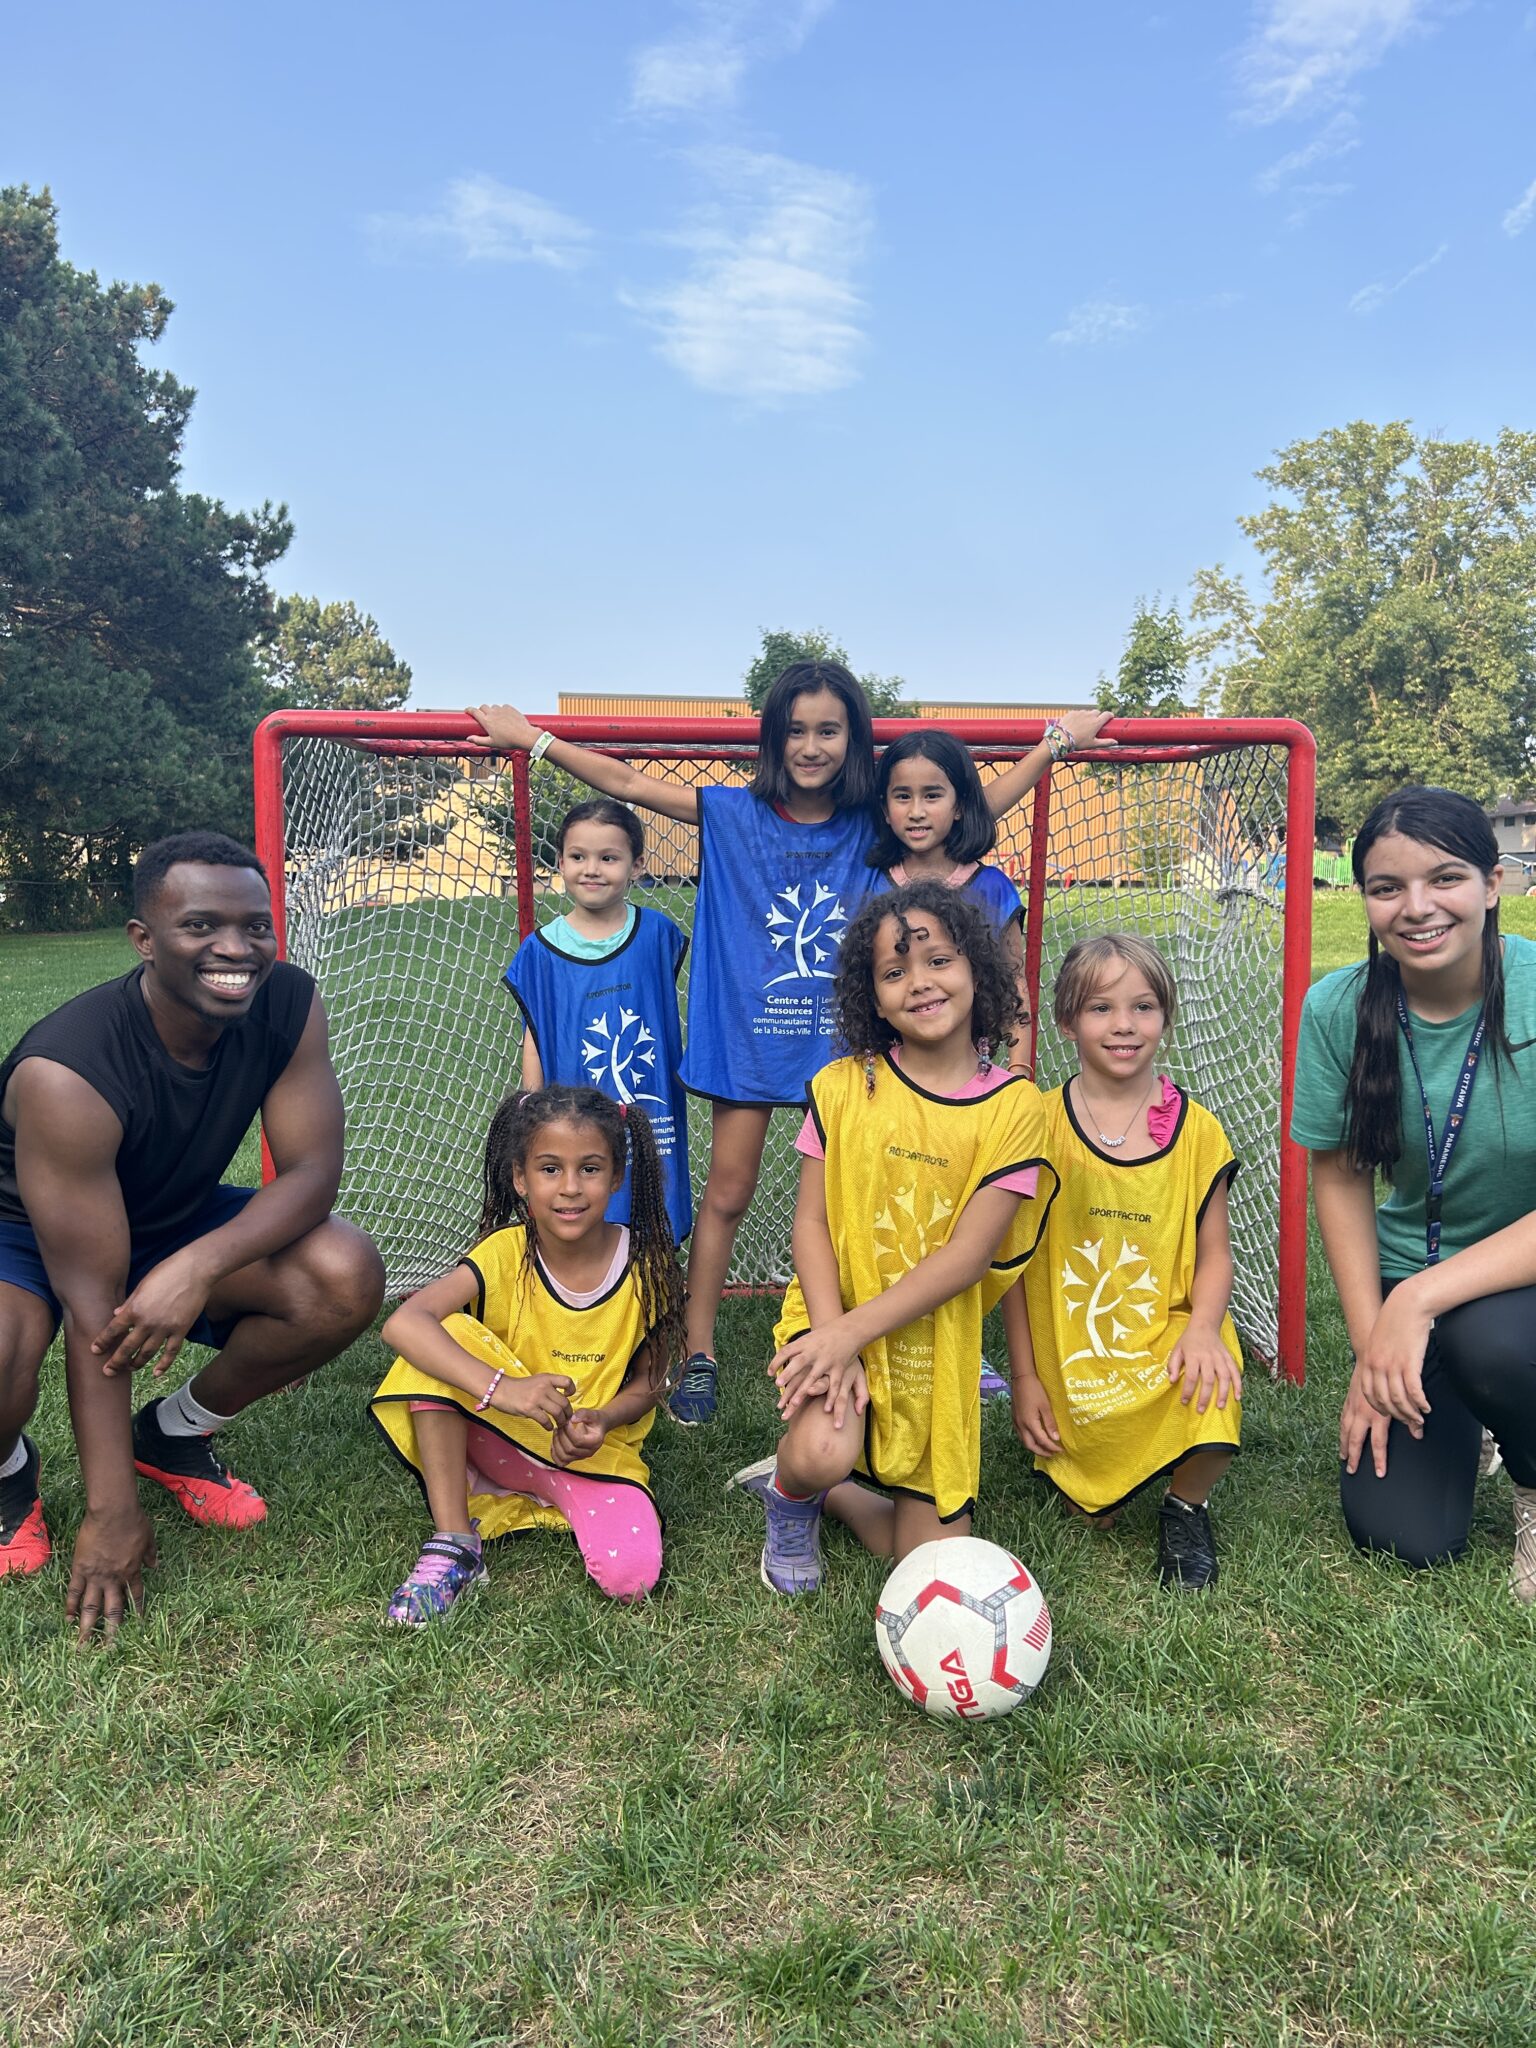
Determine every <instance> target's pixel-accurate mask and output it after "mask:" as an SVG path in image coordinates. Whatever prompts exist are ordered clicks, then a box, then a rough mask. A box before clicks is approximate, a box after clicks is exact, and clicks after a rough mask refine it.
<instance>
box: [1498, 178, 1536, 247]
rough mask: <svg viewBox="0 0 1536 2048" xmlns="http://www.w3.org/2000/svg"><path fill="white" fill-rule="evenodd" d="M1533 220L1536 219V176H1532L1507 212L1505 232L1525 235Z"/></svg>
mask: <svg viewBox="0 0 1536 2048" xmlns="http://www.w3.org/2000/svg"><path fill="white" fill-rule="evenodd" d="M1533 220H1536V178H1532V180H1531V182H1530V184H1529V185H1527V186H1526V188H1525V190H1524V191H1523V192H1522V193H1521V194H1520V197H1519V198H1518V199H1517V200H1516V201H1515V203H1514V205H1513V206H1512V207H1511V208H1510V209H1509V211H1508V213H1506V214H1505V216H1504V232H1505V234H1506V235H1523V234H1524V233H1525V231H1526V229H1527V228H1528V227H1529V226H1530V224H1531V222H1532V221H1533Z"/></svg>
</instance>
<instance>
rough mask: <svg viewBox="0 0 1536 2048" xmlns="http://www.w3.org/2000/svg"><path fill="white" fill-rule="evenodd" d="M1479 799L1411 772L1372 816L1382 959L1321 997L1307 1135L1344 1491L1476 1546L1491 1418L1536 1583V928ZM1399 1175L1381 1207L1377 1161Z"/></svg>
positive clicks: (1371, 1542)
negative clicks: (1506, 909)
mask: <svg viewBox="0 0 1536 2048" xmlns="http://www.w3.org/2000/svg"><path fill="white" fill-rule="evenodd" d="M1501 872H1502V871H1501V869H1500V866H1499V854H1498V846H1497V842H1496V841H1495V839H1494V836H1493V831H1492V828H1491V827H1490V825H1489V823H1488V820H1487V818H1486V817H1485V816H1484V815H1483V813H1482V811H1481V810H1480V809H1479V807H1478V806H1477V805H1476V804H1475V803H1473V802H1472V801H1471V799H1470V798H1468V797H1464V796H1458V795H1456V794H1455V793H1454V792H1453V791H1451V790H1447V789H1428V788H1411V789H1402V790H1398V791H1397V792H1396V793H1395V794H1394V795H1392V796H1389V797H1386V798H1384V799H1383V800H1382V802H1381V803H1379V804H1378V805H1377V806H1376V808H1375V809H1374V810H1373V811H1372V812H1371V814H1370V816H1369V817H1368V818H1367V819H1366V821H1365V823H1364V824H1363V825H1362V826H1361V828H1360V832H1359V834H1358V836H1357V837H1356V840H1355V847H1354V875H1355V881H1356V883H1357V885H1358V886H1359V889H1360V891H1361V894H1362V896H1363V897H1364V900H1365V913H1366V920H1367V923H1368V925H1369V928H1370V937H1369V946H1368V955H1367V958H1366V959H1365V961H1364V962H1362V963H1361V964H1359V965H1358V966H1354V967H1343V968H1340V969H1339V970H1338V971H1337V972H1336V973H1334V974H1329V975H1326V976H1325V977H1324V978H1323V980H1322V981H1320V982H1319V983H1318V984H1317V986H1316V987H1315V988H1314V989H1313V990H1312V991H1311V993H1310V994H1309V995H1308V997H1307V1002H1306V1007H1305V1009H1304V1011H1303V1013H1302V1025H1301V1041H1300V1045H1299V1047H1298V1051H1297V1061H1296V1100H1295V1107H1294V1110H1293V1113H1292V1118H1291V1136H1292V1138H1293V1139H1295V1141H1296V1142H1297V1143H1298V1144H1300V1145H1305V1146H1306V1147H1307V1149H1308V1150H1309V1151H1310V1153H1311V1154H1312V1191H1313V1200H1314V1202H1315V1205H1316V1209H1317V1221H1318V1228H1319V1230H1320V1231H1321V1233H1322V1238H1323V1248H1324V1250H1325V1251H1326V1252H1327V1255H1328V1263H1329V1266H1330V1268H1331V1269H1332V1272H1333V1279H1334V1285H1335V1287H1336V1288H1337V1289H1338V1294H1339V1301H1340V1304H1341V1306H1342V1308H1343V1311H1344V1320H1345V1323H1346V1325H1347V1327H1348V1331H1349V1341H1350V1346H1351V1348H1352V1350H1353V1352H1354V1357H1355V1368H1354V1373H1353V1375H1352V1377H1351V1380H1350V1384H1349V1393H1348V1396H1347V1398H1346V1400H1345V1403H1344V1412H1343V1416H1342V1418H1341V1421H1340V1425H1339V1453H1340V1457H1341V1459H1342V1461H1343V1470H1342V1473H1341V1480H1340V1484H1341V1491H1342V1501H1343V1508H1344V1517H1345V1520H1346V1522H1347V1523H1348V1526H1349V1532H1350V1535H1351V1536H1352V1537H1353V1538H1354V1540H1355V1542H1356V1544H1358V1545H1359V1547H1360V1548H1361V1549H1363V1550H1383V1551H1391V1552H1394V1553H1395V1554H1396V1555H1397V1556H1398V1557H1400V1558H1402V1559H1403V1560H1404V1561H1405V1562H1407V1563H1409V1564H1412V1565H1431V1564H1439V1563H1443V1562H1445V1561H1446V1560H1448V1559H1450V1558H1453V1557H1456V1556H1459V1555H1460V1553H1461V1551H1462V1550H1463V1549H1464V1548H1465V1546H1466V1541H1467V1532H1468V1528H1469V1525H1470V1522H1471V1516H1472V1494H1473V1487H1474V1484H1475V1482H1476V1479H1477V1473H1478V1465H1479V1453H1480V1449H1481V1446H1482V1442H1483V1434H1484V1431H1485V1430H1486V1431H1488V1432H1490V1433H1491V1435H1492V1437H1493V1438H1494V1440H1495V1441H1496V1442H1497V1444H1498V1446H1499V1448H1500V1450H1501V1451H1502V1453H1503V1457H1504V1462H1505V1464H1506V1466H1507V1467H1508V1469H1509V1475H1510V1478H1511V1479H1512V1480H1513V1481H1514V1498H1515V1558H1514V1567H1513V1572H1512V1585H1513V1588H1514V1592H1515V1594H1516V1597H1517V1598H1519V1599H1520V1600H1522V1601H1531V1600H1536V1213H1533V1212H1536V945H1532V944H1531V943H1530V941H1529V940H1526V939H1520V938H1516V937H1513V936H1509V937H1505V936H1502V935H1501V934H1500V931H1499V878H1500V874H1501ZM1378 1174H1379V1175H1380V1176H1381V1177H1382V1179H1384V1180H1385V1181H1387V1182H1388V1184H1389V1187H1388V1193H1387V1197H1386V1200H1385V1201H1384V1202H1383V1203H1382V1204H1381V1206H1380V1208H1378V1207H1377V1206H1376V1177H1377V1175H1378Z"/></svg>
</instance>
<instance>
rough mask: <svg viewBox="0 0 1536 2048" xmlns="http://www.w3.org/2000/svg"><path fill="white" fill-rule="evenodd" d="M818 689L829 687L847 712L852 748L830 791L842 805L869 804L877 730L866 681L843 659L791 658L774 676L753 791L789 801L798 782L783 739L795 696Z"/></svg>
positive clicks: (765, 701) (839, 806)
mask: <svg viewBox="0 0 1536 2048" xmlns="http://www.w3.org/2000/svg"><path fill="white" fill-rule="evenodd" d="M817 690H830V691H831V692H832V694H833V696H834V697H836V698H837V699H838V701H839V702H840V703H841V705H842V707H843V710H844V711H845V712H846V713H847V715H848V751H847V753H846V754H844V756H843V765H842V767H841V768H839V770H838V771H837V774H836V776H835V777H834V778H833V780H832V781H831V782H829V783H828V785H827V795H828V796H829V797H830V798H831V799H832V803H833V805H834V807H835V808H836V809H837V810H840V811H852V810H860V809H863V808H866V807H867V806H868V805H869V804H870V803H871V802H872V801H873V799H874V794H875V732H874V727H873V725H871V723H870V717H869V699H868V698H867V697H866V696H865V694H864V685H863V684H862V683H861V682H860V681H859V679H858V677H857V676H855V675H852V674H850V672H849V671H848V670H847V669H845V668H844V667H843V664H842V663H841V662H840V661H792V662H791V663H790V664H789V667H788V668H787V669H785V670H783V671H782V673H781V674H779V675H778V676H776V677H775V678H774V681H773V683H772V685H771V686H770V688H769V691H768V695H767V696H766V697H765V698H764V699H763V708H762V711H761V712H760V713H759V718H760V721H761V723H760V725H759V727H758V741H757V773H756V774H755V775H754V776H753V777H752V794H753V795H754V796H756V797H761V798H762V800H763V802H764V803H765V804H787V803H788V802H789V800H790V798H791V797H792V796H793V794H794V790H795V785H794V784H793V782H791V781H790V778H789V770H788V768H786V767H785V765H784V743H785V741H786V740H787V739H788V737H789V724H790V719H791V718H792V717H793V715H794V709H795V699H796V698H797V697H807V696H813V695H814V694H815V692H816V691H817Z"/></svg>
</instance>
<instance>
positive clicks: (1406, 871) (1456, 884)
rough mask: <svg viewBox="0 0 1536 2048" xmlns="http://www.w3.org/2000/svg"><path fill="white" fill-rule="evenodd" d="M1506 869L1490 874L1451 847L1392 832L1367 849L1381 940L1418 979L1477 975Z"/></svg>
mask: <svg viewBox="0 0 1536 2048" xmlns="http://www.w3.org/2000/svg"><path fill="white" fill-rule="evenodd" d="M1502 872H1503V870H1502V869H1501V868H1495V869H1494V870H1493V871H1492V873H1491V874H1486V875H1485V874H1484V873H1483V871H1482V869H1481V868H1479V867H1478V866H1476V864H1475V863H1474V862H1472V861H1467V860H1462V859H1461V858H1460V857H1459V856H1458V855H1456V854H1452V853H1447V852H1446V851H1445V849H1444V848H1443V847H1439V846H1429V845H1426V844H1425V843H1424V841H1423V840H1420V839H1410V838H1408V837H1407V835H1406V834H1405V833H1402V832H1384V833H1383V834H1382V835H1381V837H1380V838H1379V839H1378V840H1376V842H1375V843H1374V844H1373V845H1372V847H1371V849H1370V851H1369V852H1368V853H1367V854H1366V856H1365V872H1364V874H1363V876H1362V878H1361V889H1362V892H1363V894H1364V896H1365V914H1366V917H1367V919H1368V920H1369V922H1370V927H1371V930H1372V932H1373V933H1374V934H1375V937H1376V942H1377V944H1378V945H1379V946H1380V947H1381V948H1382V950H1383V952H1385V953H1388V954H1390V955H1391V957H1392V958H1393V959H1394V960H1395V961H1396V962H1397V964H1398V967H1399V968H1400V969H1401V970H1402V972H1403V974H1404V975H1405V976H1406V977H1407V978H1408V980H1410V981H1412V982H1418V983H1421V984H1430V983H1433V982H1437V981H1441V980H1444V981H1452V980H1456V979H1458V978H1460V977H1466V978H1467V979H1468V980H1469V981H1471V980H1475V979H1476V978H1478V976H1479V974H1480V970H1481V962H1482V947H1483V926H1484V925H1485V924H1486V923H1487V920H1488V913H1489V911H1490V910H1491V909H1492V908H1493V907H1494V905H1495V904H1496V903H1497V902H1498V900H1499V877H1500V875H1501V874H1502Z"/></svg>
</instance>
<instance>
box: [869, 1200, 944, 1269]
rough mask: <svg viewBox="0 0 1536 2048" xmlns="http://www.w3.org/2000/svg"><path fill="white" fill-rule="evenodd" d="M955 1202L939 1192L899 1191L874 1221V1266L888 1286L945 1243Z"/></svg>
mask: <svg viewBox="0 0 1536 2048" xmlns="http://www.w3.org/2000/svg"><path fill="white" fill-rule="evenodd" d="M954 1213H955V1205H954V1202H953V1201H952V1200H951V1199H950V1197H949V1196H948V1195H946V1194H942V1193H941V1192H940V1191H939V1190H938V1189H937V1188H926V1189H920V1188H918V1187H917V1186H916V1185H913V1186H911V1187H904V1188H897V1189H896V1190H895V1192H894V1193H893V1194H892V1196H891V1199H890V1200H889V1202H887V1203H886V1205H885V1207H884V1208H883V1209H882V1210H881V1211H880V1213H879V1215H878V1216H877V1217H876V1218H875V1262H876V1265H877V1266H878V1268H879V1272H880V1277H881V1279H882V1280H884V1282H885V1284H886V1285H887V1286H888V1287H889V1286H893V1285H894V1284H895V1282H896V1281H898V1280H899V1279H900V1278H901V1277H902V1275H903V1274H904V1273H910V1272H911V1270H912V1268H913V1267H914V1266H917V1265H921V1263H922V1262H923V1260H924V1259H926V1258H927V1256H928V1254H929V1253H930V1252H931V1251H933V1250H934V1249H935V1248H936V1247H937V1246H938V1245H939V1244H941V1243H942V1242H943V1241H944V1234H945V1227H946V1226H947V1224H948V1223H949V1219H950V1218H951V1217H952V1216H953V1215H954Z"/></svg>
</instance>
